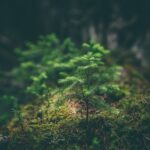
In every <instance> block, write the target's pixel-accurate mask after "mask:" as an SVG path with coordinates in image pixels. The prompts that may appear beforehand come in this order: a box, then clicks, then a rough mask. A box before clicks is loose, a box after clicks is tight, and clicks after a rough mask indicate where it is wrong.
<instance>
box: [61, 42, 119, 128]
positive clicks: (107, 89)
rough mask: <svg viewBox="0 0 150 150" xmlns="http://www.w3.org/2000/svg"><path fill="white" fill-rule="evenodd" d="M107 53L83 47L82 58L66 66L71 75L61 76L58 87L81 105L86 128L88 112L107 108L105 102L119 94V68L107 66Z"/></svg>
mask: <svg viewBox="0 0 150 150" xmlns="http://www.w3.org/2000/svg"><path fill="white" fill-rule="evenodd" d="M109 53H110V51H109V50H106V49H104V48H103V47H102V46H101V45H100V44H95V43H90V44H86V43H85V44H83V46H82V54H81V56H77V57H74V58H72V59H71V60H70V61H69V62H68V66H70V67H71V68H72V69H73V70H74V71H73V72H71V73H68V72H61V75H62V79H60V80H59V83H61V84H63V85H64V86H65V88H64V93H65V94H66V96H67V97H69V99H72V100H75V101H76V102H78V103H80V104H81V106H82V109H83V110H85V118H86V123H87V126H88V123H89V113H90V108H97V107H99V108H102V107H103V108H104V107H107V106H108V105H107V103H106V102H105V98H107V97H108V96H109V95H111V94H116V95H117V94H118V93H120V88H119V85H118V84H117V82H116V81H117V80H118V79H119V76H120V73H121V68H120V67H119V66H117V65H110V64H109V63H106V61H105V58H106V57H107V55H108V54H109Z"/></svg>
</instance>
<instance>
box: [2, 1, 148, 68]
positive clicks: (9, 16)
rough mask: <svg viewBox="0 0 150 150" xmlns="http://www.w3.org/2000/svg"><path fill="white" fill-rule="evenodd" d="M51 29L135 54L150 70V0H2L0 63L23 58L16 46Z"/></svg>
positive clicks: (9, 63)
mask: <svg viewBox="0 0 150 150" xmlns="http://www.w3.org/2000/svg"><path fill="white" fill-rule="evenodd" d="M50 33H55V34H56V35H57V36H58V37H59V38H60V39H64V38H66V37H70V38H72V39H73V41H75V42H76V43H82V42H83V41H87V40H89V39H93V40H96V41H98V42H101V43H102V44H103V45H104V46H105V47H107V48H109V49H111V50H113V49H118V50H119V51H120V52H129V53H132V55H133V57H135V58H137V59H138V60H140V62H141V63H140V65H141V66H142V68H146V69H148V70H149V64H150V61H149V54H150V51H149V48H150V1H149V0H61V1H58V0H13V1H12V0H1V1H0V56H1V59H0V68H1V69H9V68H11V67H13V66H14V65H15V64H16V63H17V57H16V55H15V53H14V49H15V48H16V47H24V44H25V43H26V42H27V41H36V40H37V38H38V37H39V36H41V35H47V34H50ZM118 57H119V56H118Z"/></svg>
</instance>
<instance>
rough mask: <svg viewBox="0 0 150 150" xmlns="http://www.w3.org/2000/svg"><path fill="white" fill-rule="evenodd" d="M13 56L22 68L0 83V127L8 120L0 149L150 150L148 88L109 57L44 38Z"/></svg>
mask: <svg viewBox="0 0 150 150" xmlns="http://www.w3.org/2000/svg"><path fill="white" fill-rule="evenodd" d="M17 51H18V52H17V53H18V54H19V57H20V64H19V65H18V67H16V68H14V69H13V70H12V71H11V72H10V74H9V75H7V77H9V78H7V79H6V80H7V82H9V84H6V83H7V82H6V80H0V83H1V84H0V87H8V88H7V89H3V90H2V91H1V92H0V95H1V96H0V98H1V99H0V104H1V109H0V115H1V117H0V121H1V122H5V123H7V122H8V119H10V117H12V115H13V118H12V119H11V121H9V122H8V124H7V125H6V127H5V131H3V134H5V135H7V136H8V139H7V141H6V142H1V140H0V148H1V145H2V147H3V148H2V149H5V150H7V149H8V150H9V149H15V150H23V149H28V150H35V149H41V150H49V149H50V150H53V149H54V150H62V149H66V150H86V149H89V150H99V149H100V150H105V149H108V150H120V149H127V150H141V149H144V150H149V149H150V144H149V143H150V142H149V141H150V129H149V126H150V115H149V114H150V95H149V85H148V84H147V81H145V80H143V78H142V77H141V76H140V74H139V73H137V72H136V71H135V70H134V69H131V68H130V69H129V68H127V67H120V66H118V65H116V64H114V63H113V62H112V61H110V60H109V59H110V57H109V55H110V51H109V50H106V49H105V48H103V47H102V46H101V45H100V44H97V43H89V44H87V43H84V44H83V45H82V46H81V48H79V47H77V46H75V44H74V43H73V42H72V41H71V40H70V39H66V40H65V41H64V42H61V41H59V40H58V39H57V37H56V36H55V35H49V36H46V37H42V38H41V39H40V40H39V41H38V42H37V43H35V44H33V43H29V44H27V48H26V50H17ZM8 85H10V86H8ZM11 95H13V96H11ZM32 99H33V101H32ZM20 104H21V105H20ZM5 109H6V110H9V112H10V113H5ZM3 128H4V127H3ZM3 128H2V129H3Z"/></svg>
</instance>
